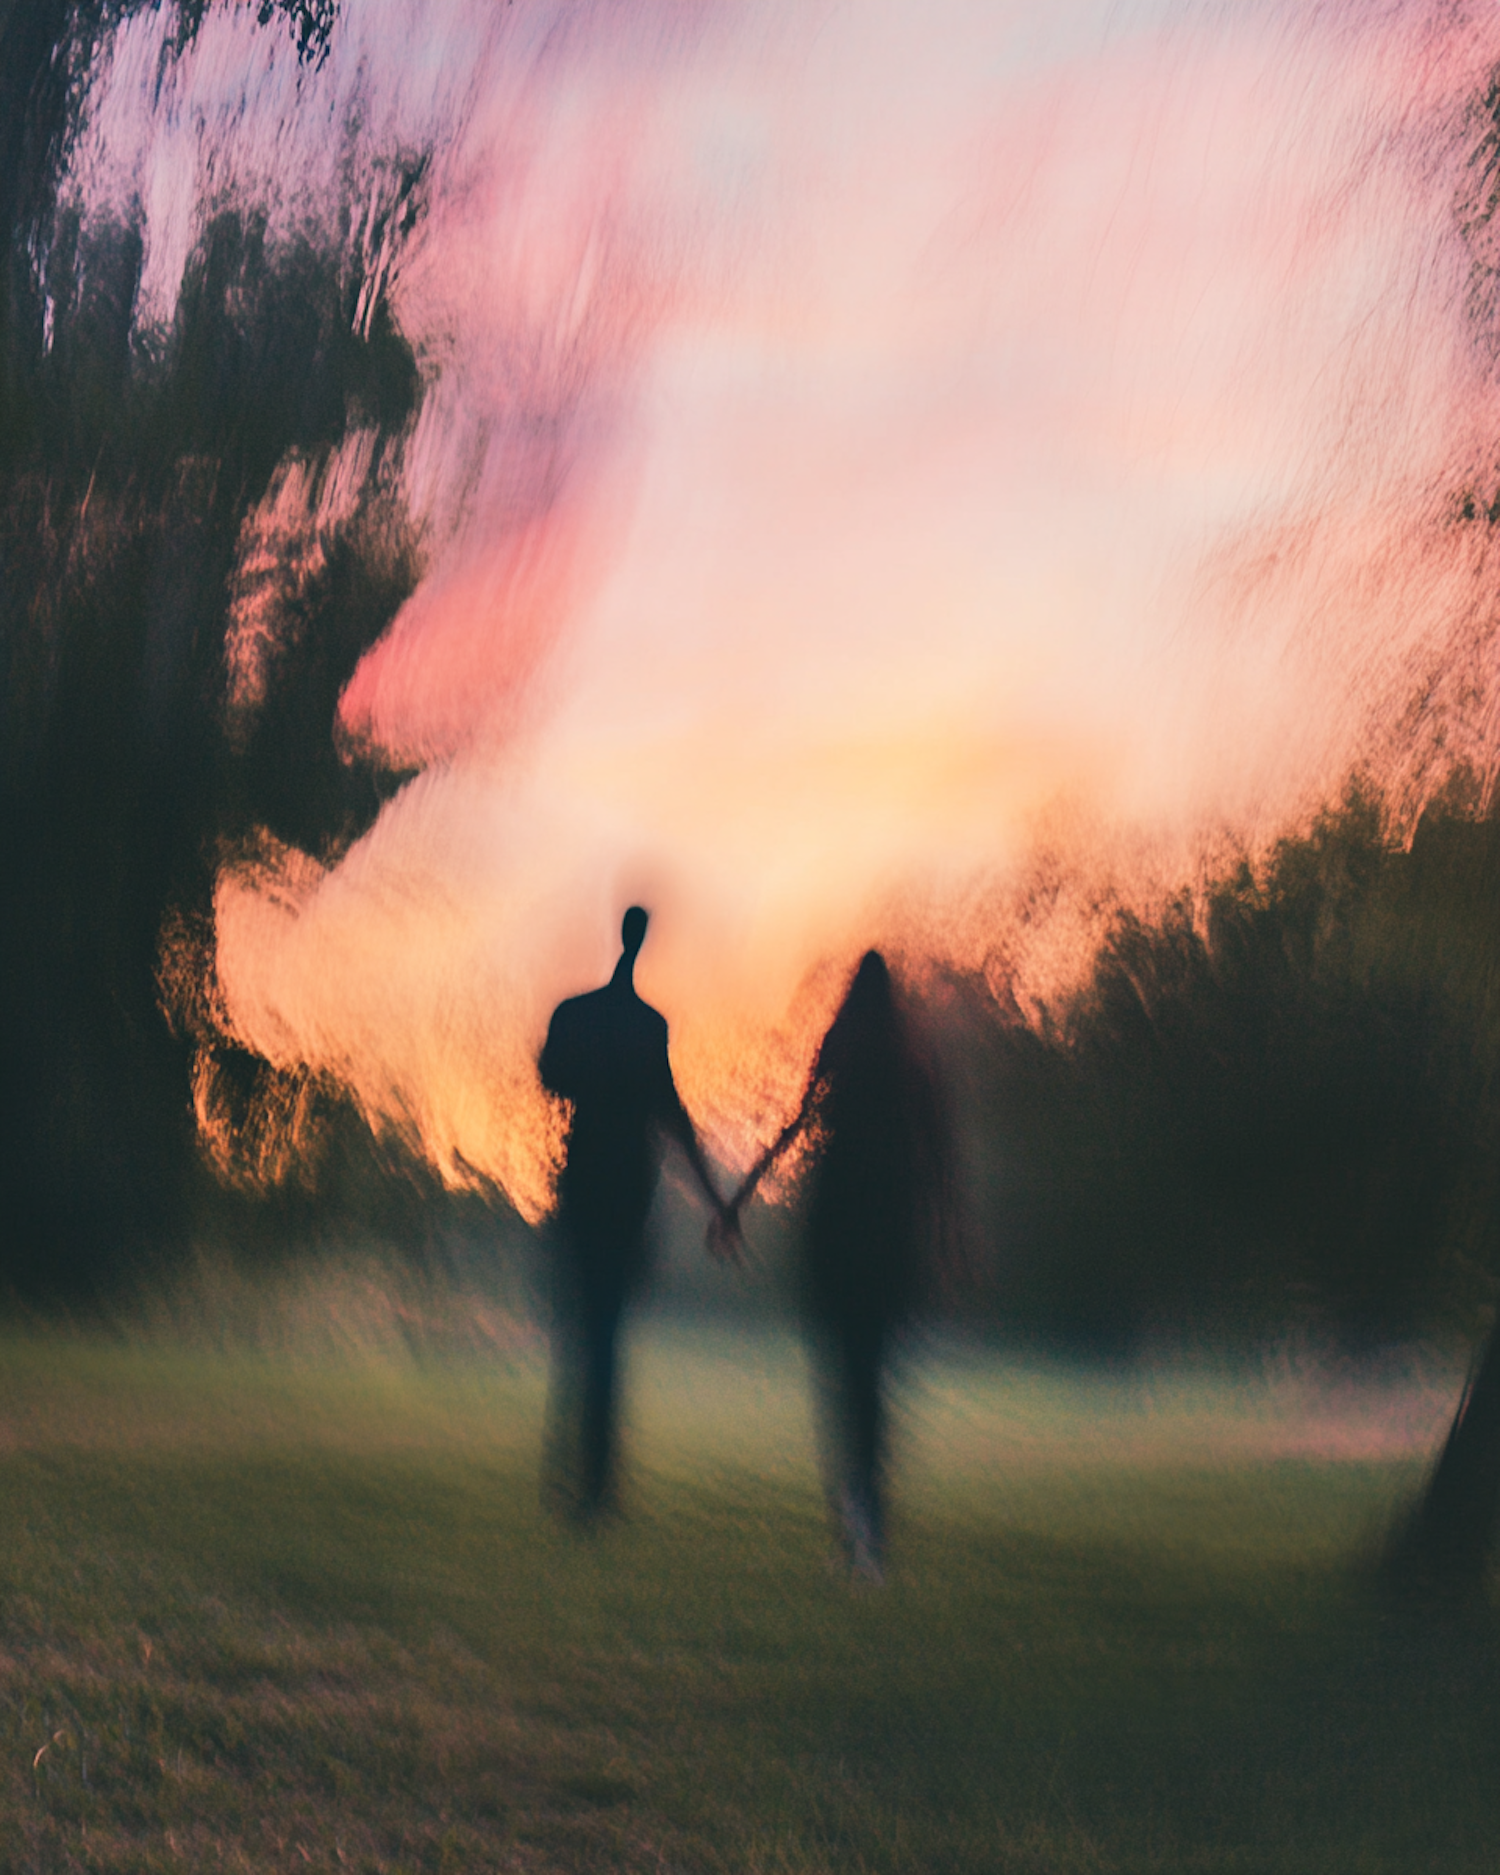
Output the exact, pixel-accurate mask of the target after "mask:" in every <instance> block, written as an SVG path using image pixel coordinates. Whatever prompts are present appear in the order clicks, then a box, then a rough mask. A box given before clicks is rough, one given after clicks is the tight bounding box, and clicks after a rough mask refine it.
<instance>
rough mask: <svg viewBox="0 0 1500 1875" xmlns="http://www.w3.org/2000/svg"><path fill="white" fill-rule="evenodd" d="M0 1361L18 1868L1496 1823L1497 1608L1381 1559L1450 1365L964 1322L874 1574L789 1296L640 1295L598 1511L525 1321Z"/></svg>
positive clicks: (1386, 1862)
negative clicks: (1248, 1364)
mask: <svg viewBox="0 0 1500 1875" xmlns="http://www.w3.org/2000/svg"><path fill="white" fill-rule="evenodd" d="M0 1386H3V1411H0V1506H3V1516H4V1528H3V1538H0V1598H3V1599H0V1870H3V1871H5V1872H6V1875H12V1872H14V1875H20V1871H33V1870H36V1871H61V1870H72V1869H108V1870H122V1871H123V1870H142V1871H144V1870H177V1871H180V1870H198V1869H219V1868H225V1869H242V1870H248V1869H254V1870H278V1871H281V1870H286V1871H294V1870H295V1871H302V1870H306V1869H323V1870H330V1871H333V1870H339V1869H356V1870H392V1871H394V1870H398V1869H399V1870H419V1869H421V1870H446V1871H469V1870H487V1869H516V1870H536V1871H542V1870H549V1871H550V1870H563V1871H575V1870H593V1869H626V1870H684V1871H689V1870H735V1871H785V1872H787V1875H791V1872H793V1871H799V1872H800V1871H812V1870H855V1871H866V1870H868V1871H876V1870H880V1871H886V1870H890V1871H895V1870H911V1871H955V1872H957V1871H971V1870H972V1871H1008V1870H1014V1871H1035V1872H1037V1875H1040V1872H1041V1871H1053V1870H1057V1871H1080V1872H1081V1871H1116V1870H1119V1871H1126V1870H1131V1871H1135V1870H1141V1871H1145V1870H1153V1871H1179V1870H1181V1871H1220V1870H1222V1871H1231V1870H1233V1871H1236V1872H1245V1875H1248V1872H1250V1871H1261V1870H1266V1871H1270V1870H1286V1871H1303V1870H1309V1871H1311V1870H1319V1871H1321V1870H1334V1871H1343V1870H1347V1871H1351V1872H1352V1871H1364V1872H1369V1875H1374V1872H1376V1871H1390V1875H1411V1871H1418V1870H1421V1871H1426V1870H1441V1871H1447V1870H1453V1871H1458V1870H1475V1871H1479V1870H1484V1871H1486V1875H1491V1872H1492V1871H1493V1870H1494V1869H1495V1868H1496V1866H1497V1865H1500V1645H1497V1627H1500V1620H1497V1618H1496V1617H1495V1616H1494V1615H1493V1613H1492V1614H1491V1615H1489V1616H1485V1615H1479V1616H1474V1615H1470V1616H1468V1617H1466V1618H1463V1619H1459V1618H1458V1617H1456V1616H1450V1617H1445V1618H1442V1619H1438V1618H1435V1617H1422V1618H1417V1617H1415V1616H1412V1615H1409V1614H1401V1613H1399V1612H1398V1611H1396V1610H1395V1609H1393V1608H1392V1607H1390V1606H1388V1605H1386V1604H1385V1603H1384V1602H1383V1601H1382V1600H1381V1599H1380V1597H1379V1595H1378V1594H1377V1592H1376V1590H1375V1589H1374V1587H1373V1586H1372V1584H1371V1581H1370V1578H1369V1575H1368V1571H1367V1570H1366V1569H1365V1568H1364V1566H1363V1565H1364V1561H1365V1559H1366V1558H1367V1556H1368V1554H1369V1552H1370V1549H1371V1546H1372V1545H1373V1544H1374V1543H1375V1542H1376V1541H1377V1540H1378V1536H1379V1532H1380V1530H1381V1528H1382V1526H1383V1524H1384V1523H1385V1521H1386V1520H1388V1518H1389V1516H1390V1515H1391V1513H1392V1510H1393V1508H1394V1507H1395V1506H1396V1505H1397V1504H1398V1503H1399V1502H1400V1501H1401V1499H1402V1497H1403V1495H1404V1494H1405V1493H1407V1492H1409V1491H1410V1490H1411V1488H1412V1486H1413V1483H1414V1481H1415V1479H1416V1478H1417V1476H1418V1475H1419V1472H1420V1463H1421V1457H1420V1455H1421V1452H1422V1450H1423V1449H1424V1445H1425V1443H1426V1442H1428V1441H1430V1439H1431V1437H1432V1436H1433V1433H1434V1431H1435V1429H1436V1427H1437V1426H1438V1425H1439V1424H1440V1422H1441V1417H1442V1412H1443V1410H1444V1404H1445V1398H1446V1396H1445V1395H1444V1394H1443V1393H1442V1392H1441V1391H1440V1390H1438V1389H1436V1388H1435V1387H1428V1388H1422V1387H1419V1386H1403V1385H1398V1384H1396V1383H1394V1382H1392V1383H1391V1384H1389V1385H1387V1386H1385V1387H1381V1388H1347V1389H1344V1390H1342V1391H1341V1390H1339V1389H1334V1388H1329V1387H1324V1386H1321V1385H1318V1384H1315V1383H1314V1382H1311V1381H1308V1380H1306V1379H1301V1380H1299V1379H1298V1378H1297V1376H1296V1375H1295V1374H1284V1375H1282V1376H1281V1377H1280V1378H1279V1379H1275V1380H1273V1381H1272V1382H1269V1383H1267V1382H1261V1383H1257V1384H1255V1385H1246V1386H1242V1387H1238V1388H1236V1387H1233V1386H1231V1385H1229V1384H1228V1383H1227V1382H1225V1381H1222V1380H1215V1379H1214V1378H1212V1377H1209V1376H1205V1375H1203V1374H1201V1373H1200V1374H1197V1375H1194V1374H1193V1373H1192V1372H1189V1371H1186V1370H1177V1371H1176V1372H1175V1373H1174V1374H1170V1375H1166V1376H1162V1375H1159V1376H1157V1377H1156V1379H1155V1380H1154V1381H1152V1382H1150V1383H1149V1384H1148V1382H1146V1381H1145V1380H1142V1379H1138V1378H1137V1379H1132V1378H1129V1377H1123V1378H1120V1377H1117V1378H1115V1379H1113V1380H1111V1379H1108V1378H1104V1377H1090V1376H1088V1375H1086V1374H1082V1373H1072V1374H1070V1373H1068V1372H1066V1371H1064V1370H1061V1369H1048V1368H1045V1367H1042V1366H1017V1365H1014V1364H1007V1363H1004V1362H997V1361H993V1360H984V1359H981V1358H980V1357H979V1356H978V1355H973V1354H971V1355H967V1356H960V1355H955V1354H950V1355H949V1356H947V1357H945V1358H937V1357H934V1358H933V1359H931V1360H930V1361H928V1362H927V1363H926V1364H924V1365H923V1366H922V1368H921V1369H920V1370H919V1371H918V1372H917V1373H916V1374H915V1375H914V1376H913V1378H912V1382H911V1385H910V1387H909V1389H908V1393H907V1400H908V1405H907V1409H906V1413H905V1416H904V1422H903V1430H902V1440H901V1447H900V1462H899V1467H898V1472H897V1479H896V1490H895V1494H894V1513H893V1530H892V1558H891V1570H890V1579H889V1581H888V1583H887V1584H886V1586H885V1587H884V1588H883V1589H878V1590H868V1589H865V1590H860V1589H854V1588H851V1587H850V1585H849V1584H847V1583H846V1582H844V1581H842V1580H841V1579H839V1578H838V1577H837V1576H836V1575H835V1574H834V1573H832V1572H831V1571H830V1569H829V1568H828V1566H827V1563H826V1559H825V1534H824V1528H823V1522H822V1516H821V1509H820V1504H819V1498H818V1492H817V1485H816V1479H815V1476H814V1471H813V1466H812V1462H811V1456H810V1451H811V1442H810V1437H809V1433H808V1427H807V1423H806V1409H805V1404H804V1387H803V1377H802V1370H801V1364H800V1360H799V1358H798V1355H797V1351H796V1348H795V1344H793V1343H791V1342H789V1341H787V1340H785V1339H783V1338H779V1337H778V1336H776V1335H775V1334H774V1333H771V1332H770V1331H765V1332H761V1333H755V1334H751V1333H748V1332H746V1333H740V1334H731V1333H729V1332H727V1331H722V1332H717V1333H715V1334H711V1335H710V1334H693V1333H690V1332H688V1331H687V1330H684V1329H680V1328H678V1329H674V1328H672V1327H670V1326H668V1325H664V1324H657V1325H656V1326H654V1327H647V1328H646V1329H644V1330H643V1331H642V1332H641V1334H640V1335H639V1336H638V1338H637V1342H636V1345H635V1347H634V1350H633V1366H632V1369H631V1394H630V1398H631V1408H632V1418H631V1424H632V1437H631V1474H630V1475H631V1494H630V1512H631V1514H630V1515H629V1517H628V1518H627V1519H626V1520H625V1521H624V1522H623V1523H621V1524H619V1525H616V1526H612V1527H610V1528H609V1529H607V1530H605V1531H603V1532H601V1533H599V1534H598V1535H595V1536H589V1537H579V1536H577V1535H576V1534H573V1533H571V1532H569V1531H567V1530H564V1529H560V1528H557V1527H555V1526H554V1525H552V1524H551V1523H550V1522H548V1521H547V1519H546V1518H545V1517H544V1516H543V1515H542V1513H541V1511H540V1508H539V1505H538V1493H537V1487H536V1457H537V1447H538V1443H539V1438H540V1426H541V1414H542V1378H541V1369H540V1364H539V1362H538V1361H537V1359H536V1358H535V1357H534V1355H531V1354H528V1352H527V1351H526V1349H525V1348H524V1347H522V1348H519V1349H517V1350H514V1351H512V1353H511V1354H510V1355H509V1356H504V1355H493V1356H491V1357H488V1358H483V1357H481V1356H479V1355H476V1354H470V1355H468V1356H465V1357H462V1358H455V1359H451V1360H448V1361H436V1360H426V1361H420V1360H412V1359H410V1358H396V1357H386V1358H376V1357H374V1356H371V1355H366V1356H364V1357H362V1358H359V1359H345V1360H342V1361H323V1362H321V1363H314V1362H311V1361H308V1360H298V1359H296V1358H295V1357H293V1356H292V1355H288V1354H281V1355H278V1356H276V1357H274V1358H271V1357H265V1356H251V1355H246V1354H239V1355H219V1356H209V1355H206V1354H203V1353H201V1352H200V1353H196V1354H195V1353H192V1352H190V1351H188V1350H187V1349H185V1348H184V1347H182V1346H180V1345H177V1346H174V1345H173V1344H171V1343H170V1342H168V1341H157V1342H155V1343H151V1344H145V1345H135V1346H131V1345H128V1344H119V1345H104V1344H101V1343H97V1342H89V1341H87V1340H80V1339H62V1338H59V1339H56V1340H50V1341H48V1340H41V1339H30V1340H13V1341H11V1342H8V1343H5V1344H3V1345H0Z"/></svg>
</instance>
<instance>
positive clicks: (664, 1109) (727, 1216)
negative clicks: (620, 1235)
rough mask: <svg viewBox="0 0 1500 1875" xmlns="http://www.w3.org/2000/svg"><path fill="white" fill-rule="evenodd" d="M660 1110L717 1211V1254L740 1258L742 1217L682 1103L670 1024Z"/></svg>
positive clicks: (712, 1236)
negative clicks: (720, 1183)
mask: <svg viewBox="0 0 1500 1875" xmlns="http://www.w3.org/2000/svg"><path fill="white" fill-rule="evenodd" d="M658 1113H659V1117H660V1120H661V1126H662V1131H663V1132H664V1133H666V1134H667V1135H668V1136H669V1137H670V1138H672V1139H675V1140H676V1141H677V1143H678V1145H679V1146H681V1148H682V1151H683V1156H684V1157H685V1158H686V1159H687V1162H688V1165H689V1166H690V1167H691V1168H692V1172H693V1176H694V1177H695V1178H696V1179H697V1181H698V1183H699V1184H700V1185H701V1186H702V1188H703V1194H704V1196H705V1197H706V1198H707V1199H708V1202H709V1205H710V1206H711V1208H712V1210H713V1214H714V1222H713V1226H712V1228H711V1230H710V1232H709V1239H708V1240H709V1244H710V1246H711V1247H712V1249H713V1251H714V1254H715V1255H716V1256H721V1257H727V1258H729V1259H730V1260H731V1261H734V1262H738V1260H739V1240H740V1226H739V1219H738V1218H737V1217H736V1216H735V1214H734V1212H733V1211H732V1210H731V1209H730V1207H729V1206H728V1205H727V1204H725V1202H724V1199H723V1197H722V1196H721V1195H720V1192H719V1189H718V1187H717V1186H716V1185H715V1184H714V1182H713V1179H712V1177H711V1176H710V1175H709V1170H708V1161H707V1160H706V1159H705V1158H704V1156H703V1148H702V1146H700V1145H699V1143H698V1132H697V1129H696V1127H694V1125H693V1122H692V1120H691V1119H690V1118H689V1117H688V1111H687V1108H686V1107H684V1106H683V1104H682V1097H681V1095H680V1094H679V1093H678V1092H677V1083H676V1081H675V1080H674V1079H673V1078H672V1063H671V1059H670V1057H669V1056H668V1053H667V1025H666V1023H665V1022H663V1023H662V1025H661V1055H660V1085H659V1091H658Z"/></svg>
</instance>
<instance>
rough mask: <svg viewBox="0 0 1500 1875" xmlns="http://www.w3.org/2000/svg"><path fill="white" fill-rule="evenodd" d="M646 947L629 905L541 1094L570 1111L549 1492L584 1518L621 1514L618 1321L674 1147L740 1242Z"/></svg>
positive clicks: (564, 1032)
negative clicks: (676, 1076) (606, 974)
mask: <svg viewBox="0 0 1500 1875" xmlns="http://www.w3.org/2000/svg"><path fill="white" fill-rule="evenodd" d="M645 936H646V914H645V912H644V911H642V909H641V908H640V906H639V905H632V906H631V908H630V910H629V911H627V912H626V914H625V920H624V923H623V925H622V926H621V929H620V939H621V943H622V944H623V946H624V949H623V952H622V955H621V957H620V961H619V963H618V964H616V966H615V973H614V975H613V976H612V977H611V978H610V980H609V982H608V983H607V984H606V985H605V986H604V988H603V989H599V990H592V991H590V992H589V994H588V995H586V996H573V997H570V998H569V999H568V1001H567V1002H565V1003H560V1004H559V1005H558V1007H557V1008H556V1010H554V1012H553V1015H552V1021H551V1024H550V1025H549V1027H548V1030H547V1041H546V1045H545V1046H544V1047H543V1049H542V1055H541V1060H540V1062H539V1064H538V1066H539V1067H540V1070H541V1076H542V1084H543V1086H544V1087H546V1089H547V1090H548V1092H549V1093H552V1094H557V1095H560V1096H561V1097H562V1099H564V1100H567V1101H569V1102H571V1103H572V1108H573V1119H572V1127H571V1129H570V1131H569V1134H568V1156H567V1162H566V1164H565V1165H564V1167H563V1171H562V1176H561V1178H560V1179H559V1181H558V1216H557V1258H556V1269H555V1278H556V1293H555V1297H554V1311H555V1313H554V1329H553V1377H552V1384H553V1400H552V1409H551V1410H552V1426H551V1438H552V1443H553V1450H552V1453H551V1454H550V1460H551V1466H552V1477H551V1478H550V1480H549V1483H550V1484H551V1486H552V1487H553V1488H554V1489H555V1488H559V1487H560V1488H561V1489H562V1490H564V1491H570V1492H571V1494H572V1498H573V1503H574V1507H575V1508H576V1510H577V1511H578V1513H579V1514H580V1515H581V1516H584V1517H591V1516H593V1515H594V1514H595V1513H597V1512H598V1511H601V1510H606V1509H610V1508H612V1506H613V1502H614V1485H615V1459H616V1445H617V1419H618V1393H619V1387H618V1369H617V1361H616V1346H617V1341H618V1336H619V1328H620V1316H621V1313H622V1312H623V1310H624V1307H625V1304H626V1302H627V1301H628V1300H629V1299H630V1297H631V1295H632V1294H633V1293H634V1292H635V1290H636V1289H637V1288H638V1287H639V1285H640V1282H641V1279H642V1277H643V1276H644V1274H645V1265H646V1238H645V1232H646V1214H647V1212H648V1211H649V1210H650V1208H651V1198H652V1194H653V1192H654V1190H655V1188H656V1178H657V1173H658V1171H659V1169H660V1165H661V1147H662V1141H663V1138H664V1137H666V1138H670V1139H675V1140H676V1141H677V1143H678V1144H679V1145H680V1146H681V1147H682V1150H683V1152H684V1153H685V1155H686V1157H687V1162H688V1164H689V1165H690V1166H691V1167H692V1169H693V1172H694V1174H695V1175H696V1177H697V1179H698V1182H699V1184H700V1185H701V1186H702V1187H703V1190H704V1192H705V1193H706V1194H707V1197H708V1200H709V1203H710V1204H711V1205H712V1206H713V1208H714V1212H715V1214H716V1216H717V1217H718V1219H719V1220H720V1222H721V1225H722V1226H723V1227H724V1228H723V1229H721V1230H720V1231H719V1232H717V1233H716V1234H715V1241H716V1244H718V1245H720V1246H721V1247H722V1248H723V1249H725V1250H726V1251H727V1252H728V1253H729V1254H733V1250H734V1243H735V1241H736V1239H735V1236H734V1228H735V1227H734V1220H733V1219H731V1218H730V1217H729V1215H728V1213H727V1212H726V1210H725V1206H724V1202H723V1200H722V1199H721V1198H720V1196H719V1194H718V1192H717V1191H715V1189H714V1187H713V1183H712V1181H711V1180H710V1178H709V1176H708V1168H707V1166H706V1165H705V1164H704V1162H703V1154H702V1152H701V1151H700V1149H699V1146H698V1138H697V1135H696V1133H694V1131H693V1123H692V1121H691V1120H689V1118H688V1116H687V1114H686V1112H685V1111H684V1109H683V1105H682V1102H681V1100H680V1099H679V1098H678V1095H677V1087H676V1084H675V1083H674V1082H673V1079H672V1068H671V1064H670V1062H669V1061H668V1059H667V1025H666V1022H665V1021H664V1020H663V1018H662V1017H661V1016H660V1015H659V1014H658V1013H657V1011H656V1010H654V1009H653V1008H652V1007H651V1005H650V1004H649V1003H646V1002H643V1001H642V1000H641V998H640V997H639V996H638V995H637V994H636V989H635V982H634V971H635V960H636V956H637V954H638V953H639V951H640V948H641V945H642V943H643V942H644V940H645Z"/></svg>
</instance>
